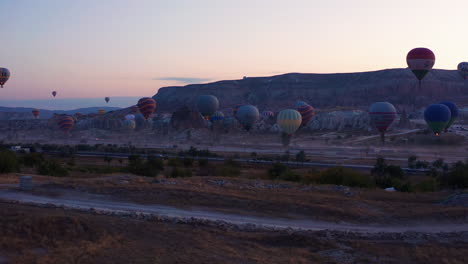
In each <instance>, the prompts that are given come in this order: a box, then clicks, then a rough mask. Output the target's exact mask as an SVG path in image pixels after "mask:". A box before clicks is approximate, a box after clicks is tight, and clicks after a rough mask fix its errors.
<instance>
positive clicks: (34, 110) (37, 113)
mask: <svg viewBox="0 0 468 264" xmlns="http://www.w3.org/2000/svg"><path fill="white" fill-rule="evenodd" d="M31 112H32V114H33V116H34V118H36V119H37V117H38V116H39V110H38V109H36V108H34V109H33V110H32V111H31Z"/></svg>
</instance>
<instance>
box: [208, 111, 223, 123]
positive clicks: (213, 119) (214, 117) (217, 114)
mask: <svg viewBox="0 0 468 264" xmlns="http://www.w3.org/2000/svg"><path fill="white" fill-rule="evenodd" d="M223 119H224V114H223V112H220V111H216V112H214V114H212V115H211V116H210V121H211V122H220V121H223Z"/></svg>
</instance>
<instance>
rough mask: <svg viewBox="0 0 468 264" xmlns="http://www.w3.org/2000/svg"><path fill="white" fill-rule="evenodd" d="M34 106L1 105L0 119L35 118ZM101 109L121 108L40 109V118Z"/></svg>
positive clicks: (116, 108)
mask: <svg viewBox="0 0 468 264" xmlns="http://www.w3.org/2000/svg"><path fill="white" fill-rule="evenodd" d="M32 109H33V108H29V107H3V106H0V120H13V119H14V120H17V119H33V118H34V117H33V115H32V113H31V111H32ZM99 109H104V110H105V111H106V112H109V111H115V110H118V109H121V108H119V107H86V108H78V109H74V110H45V109H39V111H40V114H39V118H40V119H47V118H51V117H52V116H53V114H54V113H56V114H69V115H73V114H75V113H82V114H90V113H97V112H98V110H99Z"/></svg>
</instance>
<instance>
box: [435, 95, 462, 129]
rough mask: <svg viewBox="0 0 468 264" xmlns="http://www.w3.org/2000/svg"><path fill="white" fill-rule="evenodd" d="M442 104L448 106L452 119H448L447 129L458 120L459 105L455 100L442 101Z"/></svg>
mask: <svg viewBox="0 0 468 264" xmlns="http://www.w3.org/2000/svg"><path fill="white" fill-rule="evenodd" d="M440 104H443V105H445V106H447V107H448V108H449V110H450V120H449V121H448V123H447V125H446V126H445V130H446V131H447V129H449V127H450V126H452V124H453V122H455V120H457V118H458V114H459V113H458V107H457V105H456V104H455V103H453V102H442V103H440Z"/></svg>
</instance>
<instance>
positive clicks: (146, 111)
mask: <svg viewBox="0 0 468 264" xmlns="http://www.w3.org/2000/svg"><path fill="white" fill-rule="evenodd" d="M138 109H139V110H140V113H141V114H142V115H143V117H144V118H145V120H148V118H149V117H150V116H151V115H152V114H153V113H154V110H156V101H155V100H154V99H153V98H150V97H143V98H141V99H140V100H138Z"/></svg>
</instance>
